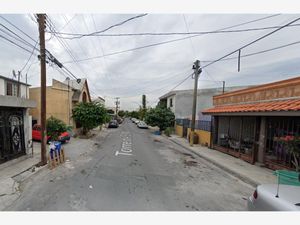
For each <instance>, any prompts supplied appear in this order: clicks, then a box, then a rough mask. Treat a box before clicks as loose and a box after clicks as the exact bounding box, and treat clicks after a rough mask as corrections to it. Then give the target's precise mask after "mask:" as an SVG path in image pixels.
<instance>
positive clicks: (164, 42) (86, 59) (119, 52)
mask: <svg viewBox="0 0 300 225" xmlns="http://www.w3.org/2000/svg"><path fill="white" fill-rule="evenodd" d="M279 15H280V14H274V15H271V16H266V17H262V18H259V19H255V20H250V21H248V22H244V23H239V24H236V25H232V26H228V27H224V28H221V29H218V30H216V31H220V30H226V29H230V28H234V27H238V26H242V25H246V24H250V23H253V22H257V21H261V20H265V19H269V18H271V17H275V16H279ZM201 35H203V34H197V35H193V36H188V37H183V38H177V39H173V40H168V41H163V42H158V43H154V44H149V45H144V46H140V47H136V48H131V49H127V50H123V51H117V52H113V53H109V54H105V55H102V56H94V57H89V58H85V59H80V60H77V62H83V61H88V60H93V59H98V58H103V57H106V56H112V55H118V54H122V53H126V52H131V51H136V50H140V49H144V48H149V47H154V46H159V45H164V44H168V43H173V42H177V41H182V40H186V39H188V38H192V37H198V36H201ZM64 63H71V62H70V61H67V62H64Z"/></svg>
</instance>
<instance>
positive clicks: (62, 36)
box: [56, 14, 300, 39]
mask: <svg viewBox="0 0 300 225" xmlns="http://www.w3.org/2000/svg"><path fill="white" fill-rule="evenodd" d="M278 15H280V14H276V15H272V16H268V17H264V18H261V19H256V20H252V21H249V22H245V23H241V24H238V25H234V26H229V27H225V28H222V29H218V30H213V31H194V32H190V31H189V29H188V28H187V31H188V32H157V33H154V32H144V33H118V34H102V33H103V32H102V31H99V32H94V33H89V34H79V33H66V32H57V33H56V34H57V35H60V37H61V38H64V39H75V38H81V37H90V36H102V37H123V36H170V35H194V34H196V35H197V36H198V35H203V34H222V33H236V32H249V31H258V30H267V29H275V28H278V26H269V27H261V28H248V29H239V30H228V29H230V28H234V27H237V26H241V25H245V24H249V23H253V22H257V21H259V20H262V19H267V18H270V17H274V16H278ZM183 16H184V15H183ZM184 20H185V18H184ZM185 24H186V20H185ZM186 26H187V24H186ZM292 26H300V24H295V25H292ZM64 36H75V37H64ZM191 37H194V36H190V37H187V38H191Z"/></svg>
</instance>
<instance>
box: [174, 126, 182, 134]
mask: <svg viewBox="0 0 300 225" xmlns="http://www.w3.org/2000/svg"><path fill="white" fill-rule="evenodd" d="M175 134H176V135H178V136H179V137H183V127H182V126H180V125H176V126H175Z"/></svg>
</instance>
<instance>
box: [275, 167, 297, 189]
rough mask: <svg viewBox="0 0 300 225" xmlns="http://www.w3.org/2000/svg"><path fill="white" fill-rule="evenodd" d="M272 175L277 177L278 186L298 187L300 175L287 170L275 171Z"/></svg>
mask: <svg viewBox="0 0 300 225" xmlns="http://www.w3.org/2000/svg"><path fill="white" fill-rule="evenodd" d="M274 174H275V175H276V176H277V177H278V183H279V184H287V185H293V186H300V173H299V172H295V171H289V170H276V171H275V172H274Z"/></svg>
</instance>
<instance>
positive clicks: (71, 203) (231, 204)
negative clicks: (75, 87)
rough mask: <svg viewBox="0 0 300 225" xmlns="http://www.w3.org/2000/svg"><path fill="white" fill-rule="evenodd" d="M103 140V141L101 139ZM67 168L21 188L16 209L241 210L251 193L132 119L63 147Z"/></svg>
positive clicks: (44, 174)
mask: <svg viewBox="0 0 300 225" xmlns="http://www.w3.org/2000/svg"><path fill="white" fill-rule="evenodd" d="M104 134H105V135H104ZM66 148H67V151H66V152H67V157H68V158H69V159H68V160H67V162H65V163H64V164H62V165H60V166H59V167H57V168H56V169H54V170H49V169H43V170H41V171H40V172H39V173H37V174H35V175H34V176H32V177H31V178H29V179H28V180H26V181H25V182H24V183H22V184H21V186H20V187H21V192H22V194H21V196H20V197H19V198H18V199H17V200H16V201H15V202H14V203H13V204H12V205H11V206H10V207H8V208H7V209H6V210H13V211H28V210H29V211H48V210H49V211H69V210H80V211H82V210H84V211H85V210H88V211H94V210H97V211H101V210H105V211H144V210H151V211H169V210H171V211H194V210H199V211H204V210H209V211H215V210H217V211H219V210H226V211H231V210H246V199H247V197H248V196H249V195H250V194H251V193H252V192H253V188H251V187H250V186H248V185H247V184H245V183H243V182H242V181H240V180H238V179H237V178H235V177H232V176H231V175H230V174H227V173H226V172H224V171H222V170H221V169H219V168H217V167H215V166H214V165H212V164H210V163H208V162H206V161H205V160H203V159H201V158H198V157H197V156H195V155H193V154H191V153H189V152H187V151H186V150H185V149H183V148H181V147H180V146H178V145H176V144H174V143H172V142H170V141H169V140H168V139H167V138H165V137H161V136H156V135H154V134H152V132H151V131H150V130H143V129H139V128H137V127H136V125H135V124H133V123H132V122H131V121H129V120H125V122H124V123H123V124H122V125H121V126H120V127H119V128H117V129H108V130H107V131H104V132H100V134H99V135H98V136H96V137H95V138H93V139H92V140H78V139H76V140H75V139H74V140H72V141H71V142H70V143H69V144H67V145H66Z"/></svg>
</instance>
